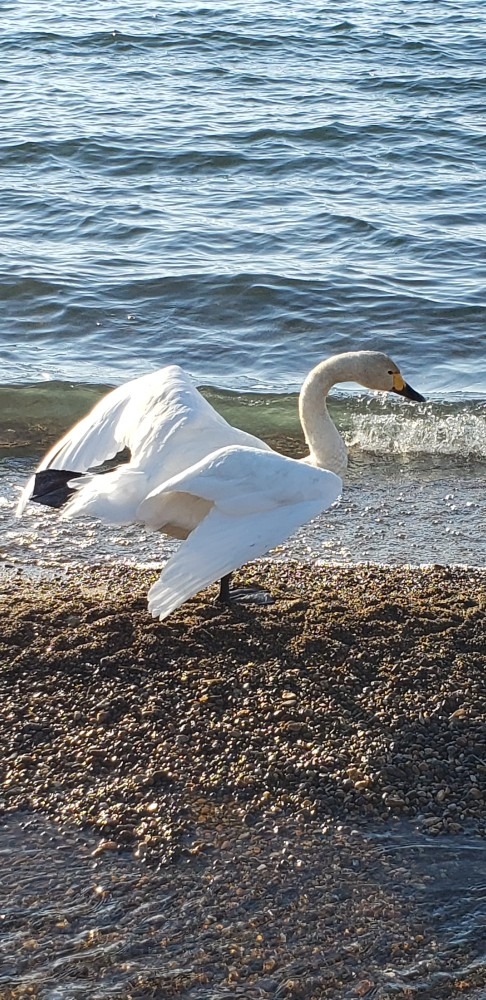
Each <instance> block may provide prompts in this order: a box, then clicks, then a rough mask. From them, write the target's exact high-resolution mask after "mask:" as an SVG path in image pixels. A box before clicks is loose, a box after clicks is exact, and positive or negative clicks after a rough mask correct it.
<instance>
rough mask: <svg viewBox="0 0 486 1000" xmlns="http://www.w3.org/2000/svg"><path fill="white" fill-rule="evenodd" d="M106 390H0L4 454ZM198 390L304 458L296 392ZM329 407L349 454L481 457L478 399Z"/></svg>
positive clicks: (483, 432)
mask: <svg viewBox="0 0 486 1000" xmlns="http://www.w3.org/2000/svg"><path fill="white" fill-rule="evenodd" d="M110 388H112V386H109V385H99V384H98V385H95V384H88V383H82V382H78V383H73V382H61V381H49V382H41V383H33V384H23V385H13V386H5V385H4V386H0V450H1V451H2V452H3V453H4V454H5V453H8V454H9V455H10V456H12V455H16V454H19V455H20V454H25V453H32V454H40V453H42V452H44V451H45V450H47V448H48V447H49V446H50V445H51V444H52V443H53V442H54V441H55V440H57V439H58V438H59V437H60V436H61V434H63V433H64V432H65V431H66V430H67V428H68V427H70V426H71V425H72V424H73V423H74V422H75V421H77V420H79V419H80V418H81V417H82V416H84V415H85V414H86V413H87V412H88V411H89V410H90V409H91V408H92V407H93V406H94V405H95V403H96V402H97V401H98V399H100V398H101V397H102V396H103V395H104V394H105V393H106V392H108V391H109V389H110ZM201 391H202V392H203V394H204V395H205V396H206V398H207V399H209V401H210V402H211V403H212V405H213V406H214V407H215V408H216V409H217V410H218V411H219V412H220V413H221V414H222V415H223V416H224V417H225V418H226V419H227V420H229V421H230V422H231V423H233V424H235V425H236V426H238V427H241V428H243V429H244V430H247V431H249V432H251V433H252V434H256V435H258V436H260V437H262V438H264V439H265V440H267V441H268V442H269V443H270V444H272V445H273V446H274V447H278V448H279V449H280V450H282V451H284V452H286V453H287V454H291V455H294V456H299V455H303V454H304V452H305V444H304V439H303V435H302V431H301V428H300V423H299V419H298V412H297V394H296V393H256V392H235V391H229V390H222V389H218V388H216V387H214V386H202V387H201ZM329 409H330V412H331V414H332V417H333V419H334V420H335V422H336V424H337V425H338V427H339V428H340V430H341V432H342V433H343V435H344V437H345V440H346V443H347V445H348V448H349V449H350V450H351V453H352V454H359V453H362V454H366V453H374V454H381V455H387V456H393V457H395V458H397V459H399V458H400V456H402V457H407V456H420V455H421V456H426V455H431V456H432V455H434V456H444V457H445V456H455V457H456V458H457V459H478V460H483V459H486V402H485V401H484V399H478V398H465V397H462V398H454V399H451V400H447V401H444V400H439V399H432V400H431V401H428V402H427V403H422V404H419V405H411V404H407V403H403V402H402V401H400V400H398V399H397V400H395V399H394V398H393V397H389V396H385V395H384V394H379V395H373V396H369V395H366V396H364V395H359V394H352V393H344V392H336V393H335V394H333V395H332V397H331V399H330V401H329Z"/></svg>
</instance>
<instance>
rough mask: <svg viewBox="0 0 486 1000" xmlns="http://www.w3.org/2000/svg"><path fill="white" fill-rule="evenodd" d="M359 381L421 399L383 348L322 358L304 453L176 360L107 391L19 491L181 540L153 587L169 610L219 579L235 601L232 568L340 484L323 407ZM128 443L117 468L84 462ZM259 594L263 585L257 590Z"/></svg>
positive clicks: (304, 397)
mask: <svg viewBox="0 0 486 1000" xmlns="http://www.w3.org/2000/svg"><path fill="white" fill-rule="evenodd" d="M349 381H354V382H359V383H360V384H361V385H364V386H366V387H367V388H369V389H374V390H388V391H391V392H397V393H399V394H400V395H402V396H406V397H407V398H409V399H415V400H419V401H422V400H423V396H420V395H419V393H417V392H415V390H414V389H411V387H410V386H409V385H407V383H406V382H405V381H404V379H403V378H402V376H401V374H400V371H399V369H398V368H397V366H396V365H395V364H394V363H393V362H392V361H391V360H390V358H388V357H387V356H386V355H385V354H381V353H378V352H375V351H356V352H351V353H348V354H339V355H336V356H334V357H331V358H328V359H327V360H326V361H322V362H321V363H320V364H319V365H317V366H316V367H315V368H313V369H312V371H311V372H310V373H309V375H308V376H307V378H306V380H305V382H304V384H303V386H302V390H301V393H300V398H299V412H300V419H301V423H302V427H303V431H304V434H305V438H306V441H307V444H308V447H309V455H308V456H307V457H306V458H304V459H301V460H299V461H297V460H295V459H290V458H286V457H284V456H283V455H280V454H278V453H277V452H275V451H273V450H272V449H271V448H269V446H268V445H267V444H265V442H264V441H261V440H260V439H259V438H256V437H254V436H253V435H252V434H247V433H246V432H244V431H241V430H238V429H237V428H236V427H232V426H231V425H230V424H228V423H227V422H226V420H224V419H223V417H221V416H220V415H219V414H218V413H217V412H216V411H215V410H214V409H213V407H212V406H211V405H210V404H209V403H208V402H207V401H206V400H205V399H204V398H203V396H201V394H200V393H199V392H198V390H197V389H196V388H195V387H194V385H193V384H192V381H191V380H190V378H189V377H188V375H186V374H185V372H183V371H182V369H181V368H179V367H178V366H176V365H171V366H169V367H167V368H161V369H160V370H159V371H156V372H152V373H150V374H149V375H144V376H142V377H141V378H138V379H134V380H133V381H131V382H127V383H126V384H125V385H122V386H119V388H117V389H114V390H113V391H112V392H110V393H108V395H107V396H105V397H104V398H103V399H102V400H100V402H99V403H97V404H96V406H95V407H94V408H93V410H92V411H91V413H89V414H88V415H87V416H86V417H84V419H82V420H80V421H79V423H77V424H76V425H75V426H74V427H73V428H72V429H71V430H70V431H68V433H67V434H66V435H65V436H64V437H63V438H62V439H61V440H60V441H59V442H58V443H57V444H55V445H54V447H53V448H52V449H51V450H50V451H49V452H48V454H47V455H46V456H45V458H44V459H43V461H42V462H41V464H40V465H39V467H38V469H37V471H36V473H35V474H34V476H33V477H32V478H31V479H30V480H29V482H28V483H27V485H26V487H25V489H24V490H23V493H22V496H21V498H20V501H19V504H18V507H17V516H20V515H21V514H22V512H23V510H24V509H25V506H26V504H27V502H28V500H29V499H32V500H34V501H36V502H38V503H44V504H47V505H49V506H54V507H60V506H63V505H64V504H65V503H66V502H67V505H66V507H65V510H64V512H63V516H64V517H74V516H76V515H79V514H82V515H88V516H94V517H97V518H100V519H101V520H102V521H105V522H108V523H111V524H126V523H131V522H135V523H141V524H144V525H145V526H147V527H149V528H151V529H154V530H157V531H162V532H164V533H165V534H167V535H171V536H173V537H175V538H182V539H186V541H185V542H184V544H183V545H181V546H180V547H179V549H178V551H177V552H176V553H175V554H174V555H173V556H171V558H170V559H169V560H168V562H167V563H166V565H165V567H164V569H163V571H162V573H161V576H160V578H159V580H158V581H157V582H156V583H155V584H154V585H153V586H152V587H151V589H150V591H149V595H148V603H149V610H150V611H151V613H152V615H153V616H154V617H159V618H160V619H163V618H165V617H167V615H169V614H170V613H171V612H172V611H174V610H175V608H177V607H179V606H180V605H181V604H183V602H184V601H186V600H187V599H188V598H189V597H192V596H193V595H194V594H196V593H197V592H198V591H199V590H201V589H202V588H203V587H205V586H207V585H208V584H210V583H213V582H214V581H215V580H218V579H219V580H221V589H220V600H222V601H225V602H228V601H229V600H230V599H232V598H234V596H235V593H234V592H231V591H230V590H229V579H230V575H231V572H232V571H233V570H234V569H237V568H238V567H239V566H241V565H243V563H245V562H247V561H248V560H249V559H254V558H256V557H258V556H260V555H263V554H264V553H265V552H267V551H268V550H269V549H270V548H273V547H274V546H275V545H277V544H278V543H279V542H282V541H284V540H285V539H286V538H288V536H289V535H290V534H291V533H292V532H293V531H294V530H295V529H296V528H298V527H299V526H300V525H302V524H304V523H305V522H306V521H308V520H310V519H311V518H312V517H315V516H316V515H317V514H319V513H320V512H321V511H323V510H325V509H326V508H327V507H329V506H330V504H332V503H333V501H334V500H336V499H337V497H338V496H339V494H340V492H341V488H342V483H341V479H340V478H339V476H340V475H342V473H343V472H344V470H345V468H346V461H347V457H346V448H345V445H344V442H343V440H342V438H341V435H340V434H339V432H338V431H337V429H336V427H335V425H334V424H333V422H332V420H331V418H330V416H329V414H328V411H327V406H326V397H327V394H328V392H329V389H330V388H331V386H332V385H334V384H335V383H336V382H349ZM125 448H128V449H129V450H130V460H129V461H128V462H125V463H124V464H122V465H120V466H118V468H116V469H115V470H113V471H109V472H103V473H89V472H88V470H89V469H92V468H96V467H97V466H100V465H101V464H102V463H104V462H106V461H107V460H108V459H111V458H114V457H115V456H116V455H117V454H118V453H119V452H120V451H122V450H123V449H125ZM257 593H258V592H257Z"/></svg>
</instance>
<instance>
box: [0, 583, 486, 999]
mask: <svg viewBox="0 0 486 1000" xmlns="http://www.w3.org/2000/svg"><path fill="white" fill-rule="evenodd" d="M155 576H156V574H155V573H150V572H148V571H141V570H138V569H135V568H127V567H125V568H120V567H118V568H116V569H113V568H106V567H105V568H101V567H95V568H92V569H91V570H89V571H87V570H85V569H79V570H76V569H74V568H72V567H71V568H70V569H69V571H67V572H66V573H65V574H64V575H63V576H62V578H61V579H57V580H53V579H50V578H48V577H46V576H45V575H44V576H43V575H38V576H36V575H32V576H29V577H28V576H26V575H24V574H22V573H19V574H15V575H14V574H12V573H11V574H10V575H9V574H6V575H5V576H4V577H3V579H2V581H1V587H0V594H1V616H2V630H1V645H0V659H1V664H2V665H1V669H0V697H1V703H2V709H3V710H2V716H1V721H0V767H1V772H2V775H1V776H2V795H1V806H0V808H1V809H2V811H3V815H4V820H5V821H6V822H7V825H8V823H9V822H12V820H13V819H14V817H17V821H18V820H19V819H20V821H21V824H22V827H23V828H24V829H25V830H28V828H29V827H30V828H32V824H34V827H35V828H36V820H35V816H39V814H40V813H42V814H43V815H44V816H46V817H49V818H50V821H53V822H55V823H56V824H61V826H62V827H63V828H65V829H66V828H68V829H71V830H76V829H78V830H81V829H82V828H84V829H85V830H87V831H89V834H90V836H91V835H92V834H93V833H94V834H96V835H97V839H96V842H95V843H94V844H93V845H92V846H91V848H90V852H91V856H92V857H93V858H94V859H95V863H98V862H99V864H103V865H104V864H105V862H106V863H108V864H114V863H115V858H116V857H118V854H119V852H120V851H121V852H122V853H121V854H120V857H127V852H128V854H130V853H131V854H132V856H133V857H134V862H132V863H136V864H137V865H140V864H143V865H145V867H146V869H147V871H152V872H153V871H155V870H157V869H158V871H159V873H162V872H166V873H167V875H164V876H163V879H164V880H165V881H164V884H165V882H167V886H166V887H169V886H170V887H172V889H173V891H174V893H175V897H174V899H175V902H174V906H175V907H176V910H177V912H179V907H180V906H181V905H183V902H184V900H185V903H184V905H185V904H187V906H186V918H185V919H186V922H188V923H187V926H189V927H190V926H192V923H194V921H195V923H196V924H197V930H195V931H194V933H195V934H196V938H195V939H194V941H193V942H192V944H191V948H190V952H191V955H192V958H191V962H192V965H191V969H192V971H191V972H190V973H189V972H187V970H186V972H185V973H182V972H181V973H180V975H178V974H177V968H179V966H181V962H182V965H184V959H183V956H182V955H180V956H179V957H178V959H177V962H176V963H175V968H176V971H175V972H173V974H172V973H170V970H169V966H168V965H167V964H165V965H164V973H163V976H162V980H161V979H160V975H162V974H161V973H160V972H159V973H157V975H156V974H155V973H154V975H153V977H152V979H151V978H150V976H149V975H148V973H147V977H146V979H145V981H142V980H143V976H142V979H141V980H140V982H139V988H137V989H138V991H137V990H135V992H133V993H131V992H130V991H129V990H128V987H124V990H125V992H123V996H125V997H128V996H132V995H133V996H134V997H135V996H136V997H139V996H140V997H145V996H152V995H154V994H153V989H154V988H156V985H157V984H158V986H157V988H159V989H160V988H162V987H161V985H160V984H161V982H163V983H165V986H164V989H166V990H167V992H164V993H163V995H164V996H165V995H167V996H175V997H176V996H177V997H185V996H188V997H189V996H195V995H197V996H205V997H210V996H211V997H213V996H218V997H219V996H229V995H231V996H241V997H243V996H244V997H265V996H275V997H277V996H279V997H280V996H285V997H295V998H297V997H301V996H302V997H303V996H305V997H314V996H315V997H316V998H317V997H328V996H329V997H332V998H335V997H338V996H343V997H344V996H348V995H349V996H373V997H375V996H376V997H378V996H380V997H381V996H383V997H386V996H391V995H393V996H399V997H401V996H403V997H405V996H407V997H409V996H413V995H414V994H413V992H406V990H408V989H411V987H410V982H411V980H410V981H409V983H408V985H407V986H406V987H405V986H404V987H403V992H401V991H400V990H401V988H399V982H398V979H395V980H394V983H395V985H394V986H393V992H392V993H390V992H386V990H387V989H389V988H390V989H391V986H392V983H391V979H390V975H391V973H390V972H388V973H387V975H388V979H387V978H386V975H385V973H384V972H383V968H384V964H385V965H386V963H387V962H388V963H389V962H390V956H392V957H393V963H394V965H395V966H396V965H397V962H398V966H400V964H402V965H405V964H407V965H409V964H410V961H411V960H412V959H417V960H419V959H420V956H422V957H423V956H424V955H425V956H426V957H427V956H429V957H430V954H431V949H432V951H433V949H434V944H433V934H432V931H431V930H430V928H429V931H428V930H427V928H426V926H425V925H424V926H423V927H422V928H421V929H419V930H417V925H416V924H415V925H414V927H411V924H410V913H407V903H406V897H407V885H408V883H409V882H410V877H409V876H407V873H406V872H407V869H406V866H405V867H403V868H401V869H400V870H401V872H402V874H401V876H400V878H401V883H402V900H401V902H397V900H396V898H395V895H394V894H392V897H393V898H395V903H393V902H390V903H389V905H388V902H387V900H388V901H389V900H390V898H391V897H390V893H389V891H388V890H385V889H382V888H379V886H378V883H379V879H378V881H376V880H375V877H374V876H373V885H374V889H373V892H372V893H371V896H370V897H369V898H368V891H367V889H366V885H367V880H368V879H369V877H370V850H369V848H367V847H366V846H363V845H364V844H365V841H364V840H363V837H364V838H365V840H366V831H369V832H372V833H373V834H374V835H376V834H377V833H379V832H380V831H382V832H383V834H384V835H385V836H386V834H387V832H388V831H393V830H394V829H396V828H397V825H398V827H399V826H400V823H404V824H405V825H407V826H408V828H409V829H412V828H413V827H415V828H416V829H417V830H418V831H421V832H420V833H419V834H417V835H418V836H419V837H420V836H423V837H424V842H425V840H427V842H430V837H431V836H432V837H434V836H435V837H436V838H437V842H438V843H439V841H440V842H442V841H443V840H444V835H445V839H446V840H447V838H448V837H449V839H450V841H451V844H452V843H453V842H454V841H455V839H456V837H457V836H459V837H460V836H461V835H464V833H465V834H466V835H467V836H469V835H474V836H477V835H480V836H481V835H484V833H485V832H486V809H485V797H484V790H485V784H486V782H485V776H486V721H485V720H486V713H485V702H486V699H485V688H486V684H485V675H484V666H485V662H484V660H485V628H484V622H485V616H484V608H485V574H484V573H482V572H481V571H471V570H466V569H460V568H456V569H446V568H440V567H431V568H423V569H417V568H415V569H414V568H410V569H409V568H400V569H391V568H389V567H388V568H380V567H376V566H374V567H368V566H358V567H352V568H344V567H326V568H318V569H311V568H309V567H302V566H298V565H289V564H284V565H277V564H264V563H262V564H259V565H257V566H255V567H247V568H245V570H244V571H242V572H241V574H240V582H253V583H259V584H262V585H265V586H266V587H268V588H269V589H270V590H271V591H272V593H273V594H274V596H275V603H274V604H273V605H271V606H269V607H259V608H255V607H250V606H246V607H245V606H238V607H234V608H232V609H230V610H226V609H224V610H223V609H221V608H220V607H217V606H215V605H213V604H212V603H211V598H212V597H213V596H214V593H213V592H211V591H209V592H206V593H205V594H203V595H199V596H198V597H197V598H195V599H194V600H192V601H190V602H188V603H187V604H186V605H185V606H184V607H183V608H181V609H180V610H179V611H178V612H176V613H174V614H173V615H172V616H171V617H170V618H169V619H168V620H167V621H166V622H163V623H160V622H158V621H154V620H153V619H151V618H150V617H149V615H148V612H147V608H146V590H147V587H148V585H149V584H150V583H151V582H152V581H153V579H154V578H155ZM353 829H354V833H353ZM450 835H452V836H450ZM329 838H330V839H329ZM374 851H376V849H375V848H374V849H373V850H372V851H371V855H373V852H374ZM373 856H374V855H373ZM375 862H376V863H377V864H378V865H379V867H382V861H381V860H379V861H378V859H377V858H376V856H374V860H373V857H372V864H375ZM161 865H162V867H160V866H161ZM389 867H390V866H389ZM391 868H392V869H393V865H391ZM324 869H325V871H324ZM319 871H320V873H321V874H320V876H319V878H317V874H318V873H319ZM354 872H356V882H355V880H354V875H353V873H354ZM191 873H192V874H191ZM360 873H364V874H360ZM107 877H108V876H107ZM160 877H162V875H160ZM393 877H394V878H396V876H393ZM336 881H337V888H336ZM361 883H363V884H361ZM188 886H189V887H190V899H189V900H188V899H187V898H186V897H187V892H189V888H188ZM179 890H180V891H179ZM355 890H356V891H355ZM336 892H337V895H336ZM171 898H172V897H171ZM174 912H175V911H174ZM337 912H338V917H336V913H337ZM174 919H176V918H175V916H174ZM177 919H179V918H177ZM336 921H337V922H336ZM176 923H177V921H176ZM177 926H178V928H179V930H178V934H179V939H180V934H181V933H182V929H181V928H182V925H180V920H179V923H178V924H177ZM221 928H223V929H221ZM346 928H347V930H346ZM228 935H229V937H230V938H231V942H232V947H233V948H234V950H233V952H232V951H231V948H230V947H229V945H230V943H231V942H230V941H229V938H228ZM169 938H170V934H169ZM169 938H168V940H169ZM343 939H344V944H343ZM384 940H386V942H387V944H386V948H385V950H384V951H383V948H382V944H383V941H384ZM380 941H381V944H380ZM218 942H219V943H218ZM353 942H354V943H353ZM182 944H183V942H182ZM196 945H197V947H196ZM348 945H349V946H350V949H351V950H349V949H347V946H348ZM181 947H182V945H181ZM198 948H199V951H198ZM221 948H223V952H224V956H225V958H224V961H223V959H222V958H221ZM336 948H337V952H336ZM343 948H344V950H343ZM194 949H196V951H194ZM208 949H209V951H208ZM228 949H229V950H228ZM353 949H354V950H353ZM390 949H391V951H390ZM427 949H428V950H427ZM183 950H184V949H183ZM102 951H103V949H102ZM193 953H194V954H193ZM188 954H189V953H188ZM333 954H334V955H336V954H338V955H339V956H340V957H339V959H336V961H337V962H338V965H337V966H335V964H333V963H334V959H333V958H332V955H333ZM208 955H209V958H208ZM231 955H233V958H232V959H231ZM249 955H250V959H249V958H248V956H249ZM326 956H327V957H326ZM380 956H381V957H380ZM186 957H187V956H186ZM463 958H464V955H463ZM448 961H449V960H448ZM450 961H451V963H452V966H454V961H453V959H452V958H451V959H450ZM383 963H384V964H383ZM169 965H170V963H169ZM380 968H381V972H380ZM370 969H372V970H373V971H372V974H371V972H370ZM367 970H368V971H367ZM435 972H436V973H437V976H439V979H437V982H436V983H435V985H434V986H433V992H432V993H430V994H427V993H425V994H422V993H420V996H422V995H427V996H428V995H430V996H432V995H433V996H434V1000H435V998H436V997H441V996H444V997H448V996H456V995H457V996H459V995H460V996H464V995H470V996H475V995H476V993H475V992H474V990H476V989H480V988H482V986H483V985H484V964H480V965H477V963H476V965H475V966H474V969H473V971H472V972H471V974H470V976H469V979H467V977H466V978H465V977H464V975H463V974H461V976H459V975H457V974H456V972H454V969H453V968H452V971H451V970H449V971H448V973H447V975H446V974H445V969H444V967H442V970H441V969H440V968H439V969H437V968H436V970H435ZM434 975H435V973H434ZM441 975H443V976H445V978H443V979H442V980H441V979H440V976H441ZM380 976H381V983H382V985H381V986H380V985H379V984H380ZM157 977H159V978H157ZM164 977H165V978H164ZM167 977H168V978H167ZM356 977H358V979H356ZM412 979H413V976H412ZM420 981H421V983H422V987H423V985H424V984H423V980H422V979H421V980H420ZM456 981H457V984H459V985H457V989H456V986H455V985H454V984H455V983H456ZM353 982H354V986H352V983H353ZM383 983H384V984H385V985H383ZM387 983H388V986H387V985H386V984H387ZM461 983H462V984H463V985H462V986H461V985H460V984H461ZM467 983H469V986H470V987H471V990H472V991H473V992H470V994H467V993H466V994H464V990H465V989H466V986H467ZM204 984H205V985H204ZM422 987H421V988H422ZM213 988H214V989H215V990H216V992H214V989H213ZM354 989H355V990H356V991H357V992H356V991H355V992H353V990H354ZM201 990H203V992H201ZM218 990H219V992H218ZM383 990H384V991H385V992H383ZM151 991H152V992H151ZM198 991H199V992H198ZM349 991H351V992H349ZM17 995H18V996H23V993H22V992H20V993H17V991H15V992H12V994H11V996H12V997H14V996H17ZM38 995H39V996H40V995H42V994H41V993H39V994H38ZM86 995H88V994H86ZM113 995H115V994H113ZM121 995H122V994H120V996H121ZM477 995H479V994H477ZM93 996H94V994H93Z"/></svg>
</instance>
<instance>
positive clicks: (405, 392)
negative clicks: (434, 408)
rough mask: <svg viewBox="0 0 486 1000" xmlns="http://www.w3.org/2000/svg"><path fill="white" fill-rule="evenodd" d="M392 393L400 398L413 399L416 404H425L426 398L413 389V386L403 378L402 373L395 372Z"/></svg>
mask: <svg viewBox="0 0 486 1000" xmlns="http://www.w3.org/2000/svg"><path fill="white" fill-rule="evenodd" d="M391 391H392V392H396V393H398V395H399V396H405V399H413V400H414V401H415V402H416V403H425V396H421V395H420V393H419V392H416V391H415V389H412V386H411V385H409V384H408V382H405V380H404V379H403V378H402V376H401V375H400V372H395V374H394V376H393V387H392V390H391Z"/></svg>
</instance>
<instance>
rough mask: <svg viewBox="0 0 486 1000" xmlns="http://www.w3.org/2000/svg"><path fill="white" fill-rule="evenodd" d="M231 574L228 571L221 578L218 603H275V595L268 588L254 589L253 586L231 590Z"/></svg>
mask: <svg viewBox="0 0 486 1000" xmlns="http://www.w3.org/2000/svg"><path fill="white" fill-rule="evenodd" d="M231 576H232V574H231V573H227V574H226V576H223V577H222V578H221V583H220V587H219V594H218V597H217V599H216V600H217V602H218V604H226V605H230V604H236V603H239V602H241V603H243V604H244V603H248V604H273V597H272V595H271V594H269V593H268V591H267V590H254V589H253V587H238V589H237V590H231V587H230V580H231Z"/></svg>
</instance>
